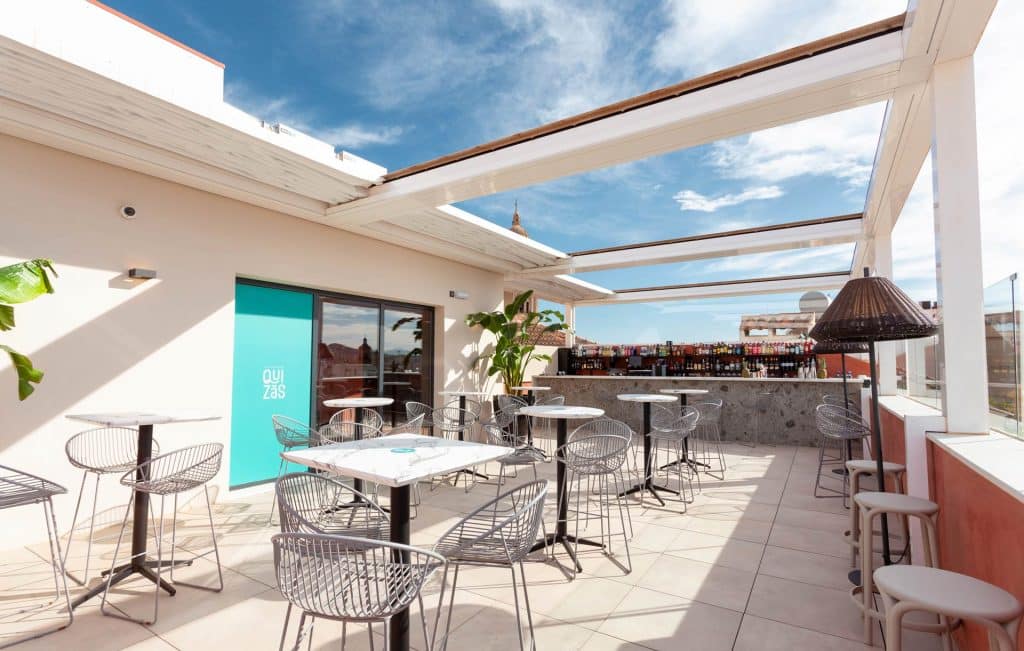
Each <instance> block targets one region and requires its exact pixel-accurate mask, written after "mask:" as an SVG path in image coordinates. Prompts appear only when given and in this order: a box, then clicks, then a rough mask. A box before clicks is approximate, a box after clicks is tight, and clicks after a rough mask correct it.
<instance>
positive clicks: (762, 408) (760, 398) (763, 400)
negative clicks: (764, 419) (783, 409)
mask: <svg viewBox="0 0 1024 651" xmlns="http://www.w3.org/2000/svg"><path fill="white" fill-rule="evenodd" d="M774 404H775V392H773V391H762V392H761V393H759V394H757V400H756V401H755V402H754V411H756V412H757V413H759V414H767V413H768V412H769V410H771V408H772V405H774Z"/></svg>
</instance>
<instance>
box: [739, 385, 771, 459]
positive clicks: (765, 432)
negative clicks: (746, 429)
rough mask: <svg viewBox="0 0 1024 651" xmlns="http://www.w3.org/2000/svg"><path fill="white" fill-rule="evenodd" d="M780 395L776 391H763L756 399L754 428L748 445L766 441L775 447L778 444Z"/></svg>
mask: <svg viewBox="0 0 1024 651" xmlns="http://www.w3.org/2000/svg"><path fill="white" fill-rule="evenodd" d="M777 405H778V396H777V395H776V393H775V391H761V392H760V393H758V394H757V398H756V399H755V400H754V429H753V431H752V432H751V437H750V439H751V440H750V442H749V443H742V445H745V446H747V447H757V446H758V445H759V444H760V443H762V442H764V443H765V445H770V446H772V447H774V446H775V445H777V444H778V442H777V441H776V440H775V439H776V438H778V413H777V411H778V410H777V409H776V407H777Z"/></svg>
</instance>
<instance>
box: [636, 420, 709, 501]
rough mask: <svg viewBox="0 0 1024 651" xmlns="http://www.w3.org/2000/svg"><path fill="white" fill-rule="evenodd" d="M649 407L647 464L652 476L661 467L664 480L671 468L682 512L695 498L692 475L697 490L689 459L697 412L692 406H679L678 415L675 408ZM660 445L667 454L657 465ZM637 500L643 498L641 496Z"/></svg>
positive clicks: (693, 467) (697, 476)
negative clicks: (649, 457) (667, 460)
mask: <svg viewBox="0 0 1024 651" xmlns="http://www.w3.org/2000/svg"><path fill="white" fill-rule="evenodd" d="M651 406H652V407H653V409H652V411H651V433H650V437H651V451H650V454H651V460H650V464H649V467H650V469H651V474H652V475H656V474H657V473H658V471H659V470H664V471H665V475H666V479H667V478H668V477H670V476H671V475H672V472H673V469H674V470H675V475H676V479H677V480H678V482H679V500H680V501H681V502H682V503H683V512H684V513H685V512H686V505H687V504H688V503H690V502H693V500H694V499H695V498H696V493H694V490H693V478H694V477H696V478H697V488H698V490H700V473H699V472H697V470H696V469H695V464H693V463H692V462H691V461H690V459H689V453H688V448H689V443H688V441H689V439H690V437H691V436H692V435H693V433H694V431H695V430H696V429H697V423H698V422H699V419H700V412H699V411H697V409H695V408H694V407H691V406H687V407H682V409H681V411H680V412H679V413H680V414H681V415H679V416H677V415H676V410H675V409H674V408H673V409H668V408H666V407H662V406H661V405H651ZM662 448H664V449H665V450H666V451H667V453H668V458H669V459H674V461H669V462H668V463H664V464H660V465H659V462H658V451H659V450H660V449H662ZM687 489H689V495H690V496H689V498H687V496H686V495H687ZM640 499H641V500H642V499H643V497H642V496H641V498H640Z"/></svg>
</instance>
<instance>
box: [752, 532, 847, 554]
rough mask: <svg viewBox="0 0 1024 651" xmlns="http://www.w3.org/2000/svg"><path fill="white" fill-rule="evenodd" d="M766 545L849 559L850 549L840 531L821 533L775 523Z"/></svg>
mask: <svg viewBox="0 0 1024 651" xmlns="http://www.w3.org/2000/svg"><path fill="white" fill-rule="evenodd" d="M768 544H769V545H772V546H775V547H786V548H788V549H798V550H800V551H805V552H814V553H815V554H825V555H827V556H836V557H838V558H849V556H850V547H849V545H847V544H846V543H845V542H844V541H843V538H842V531H841V530H840V531H822V530H821V529H805V528H803V527H791V526H789V525H785V524H778V523H776V524H775V525H774V526H772V532H771V535H770V536H769V537H768Z"/></svg>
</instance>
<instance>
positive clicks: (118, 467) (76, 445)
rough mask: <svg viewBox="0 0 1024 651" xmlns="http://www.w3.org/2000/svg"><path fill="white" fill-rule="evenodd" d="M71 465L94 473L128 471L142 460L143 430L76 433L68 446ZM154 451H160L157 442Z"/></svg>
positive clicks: (109, 429)
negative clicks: (140, 433)
mask: <svg viewBox="0 0 1024 651" xmlns="http://www.w3.org/2000/svg"><path fill="white" fill-rule="evenodd" d="M64 452H65V453H67V455H68V461H70V462H71V465H72V466H74V467H76V468H81V469H82V470H90V471H92V472H125V471H127V470H131V469H132V468H134V467H135V466H136V465H138V463H139V430H137V429H133V428H131V427H100V428H97V429H89V430H85V431H84V432H79V433H78V434H75V435H74V436H72V437H71V438H70V439H68V442H67V443H66V444H65V445H64ZM152 454H154V455H158V454H160V447H159V446H158V445H157V443H156V441H153V452H152Z"/></svg>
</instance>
